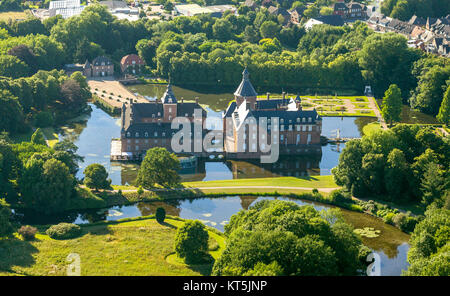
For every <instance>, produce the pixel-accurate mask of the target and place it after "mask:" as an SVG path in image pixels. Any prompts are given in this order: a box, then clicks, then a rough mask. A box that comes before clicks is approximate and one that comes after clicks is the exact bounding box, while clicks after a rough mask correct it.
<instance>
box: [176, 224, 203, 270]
mask: <svg viewBox="0 0 450 296" xmlns="http://www.w3.org/2000/svg"><path fill="white" fill-rule="evenodd" d="M208 239H209V235H208V232H207V231H206V229H205V225H203V224H202V223H201V222H200V221H198V220H195V221H193V220H188V221H186V223H184V225H183V226H181V227H180V228H178V231H177V234H176V237H175V252H176V253H177V255H178V256H179V257H180V258H184V259H185V261H186V262H189V263H193V262H199V261H200V260H202V259H203V257H204V256H205V254H206V252H207V251H208Z"/></svg>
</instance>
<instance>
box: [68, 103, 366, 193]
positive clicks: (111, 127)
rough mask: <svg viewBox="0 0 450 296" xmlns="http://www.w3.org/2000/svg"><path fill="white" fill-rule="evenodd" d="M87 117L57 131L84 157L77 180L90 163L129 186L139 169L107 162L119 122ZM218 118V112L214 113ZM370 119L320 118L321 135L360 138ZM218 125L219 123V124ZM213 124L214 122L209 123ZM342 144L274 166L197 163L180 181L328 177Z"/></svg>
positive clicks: (95, 113)
mask: <svg viewBox="0 0 450 296" xmlns="http://www.w3.org/2000/svg"><path fill="white" fill-rule="evenodd" d="M90 106H91V108H92V112H91V113H90V115H88V116H85V117H81V118H79V121H77V122H73V123H70V124H68V125H66V126H64V127H62V128H61V129H60V130H59V133H60V138H63V137H67V138H69V139H70V140H72V141H73V142H74V143H75V145H77V146H78V153H79V154H80V155H81V156H83V157H84V162H83V163H81V164H80V170H79V172H78V174H77V177H78V178H83V170H84V169H85V168H86V166H88V165H89V164H92V163H100V164H102V165H104V166H105V168H106V170H107V171H108V173H109V176H110V178H111V180H112V184H116V185H127V184H132V183H133V182H134V180H135V179H136V176H137V171H138V169H139V165H138V164H136V163H119V162H111V161H110V160H109V151H110V149H111V146H110V145H111V144H110V143H111V139H112V138H118V137H119V136H120V120H119V118H118V117H112V116H110V115H108V114H107V113H105V112H104V111H103V110H101V109H100V108H98V107H97V106H95V105H93V104H91V105H90ZM213 113H214V116H219V113H218V112H213ZM370 120H373V119H370V118H369V119H367V118H365V119H364V120H362V119H361V118H354V117H343V118H341V117H325V118H323V134H324V135H325V136H329V137H330V136H333V132H334V131H335V130H336V129H337V128H339V129H340V134H341V136H344V137H359V136H360V134H361V131H360V130H361V129H362V127H361V125H363V124H365V123H367V122H369V121H370ZM219 122H220V121H219ZM212 124H214V122H212ZM344 147H345V144H343V143H341V144H328V145H326V146H323V147H322V154H321V155H320V154H319V155H308V156H295V157H289V158H286V157H284V158H283V157H281V158H280V159H279V161H278V162H276V163H274V164H261V163H259V160H255V161H243V160H225V161H220V162H217V161H210V160H206V161H199V162H198V163H199V165H198V167H197V168H196V170H195V171H188V172H183V174H182V181H202V180H204V181H207V180H226V179H236V178H259V177H276V176H305V175H329V174H330V173H331V169H332V168H333V167H335V166H336V165H337V164H338V160H339V154H340V152H341V151H342V149H343V148H344Z"/></svg>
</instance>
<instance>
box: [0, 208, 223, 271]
mask: <svg viewBox="0 0 450 296" xmlns="http://www.w3.org/2000/svg"><path fill="white" fill-rule="evenodd" d="M183 223H184V219H181V218H178V217H172V216H168V217H167V218H166V220H165V222H164V223H162V224H159V223H158V222H156V220H155V218H154V216H147V217H138V218H131V219H130V218H129V219H122V220H118V221H108V222H98V223H93V224H87V225H81V227H82V235H81V236H80V237H77V238H74V239H68V240H54V239H51V238H50V237H48V236H47V235H46V234H45V229H46V228H47V227H43V226H41V227H38V229H39V232H38V234H36V239H35V240H33V241H30V242H27V241H23V240H21V239H19V238H17V237H16V238H13V239H9V240H0V248H1V249H2V250H4V252H0V275H32V276H48V275H56V276H58V275H59V276H61V275H66V268H67V265H68V264H69V263H68V262H67V261H66V258H67V256H68V255H69V254H70V253H77V254H79V255H80V257H81V262H82V265H81V275H83V276H123V275H127V276H133V275H134V276H162V275H164V276H169V275H172V276H175V275H176V276H180V275H183V276H198V275H209V274H210V272H211V268H212V264H213V263H210V264H203V265H186V264H171V263H170V262H169V261H168V260H166V258H167V257H168V256H169V255H171V254H172V253H173V252H174V249H173V246H174V242H175V234H176V229H177V228H178V227H180V226H181V225H182V224H183ZM208 233H209V236H210V239H209V246H210V252H209V253H210V255H211V256H212V257H213V258H214V259H216V258H218V257H219V256H220V254H221V252H222V251H223V250H224V248H225V236H224V235H223V234H221V233H220V232H219V231H217V230H215V229H210V228H208ZM99 254H101V255H100V256H99ZM172 257H173V256H172Z"/></svg>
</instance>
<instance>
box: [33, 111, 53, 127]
mask: <svg viewBox="0 0 450 296" xmlns="http://www.w3.org/2000/svg"><path fill="white" fill-rule="evenodd" d="M53 123H54V119H53V115H52V114H51V113H50V112H46V111H42V112H39V113H38V114H36V115H35V117H34V124H35V125H36V126H37V127H47V126H52V125H53Z"/></svg>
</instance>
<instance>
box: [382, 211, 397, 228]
mask: <svg viewBox="0 0 450 296" xmlns="http://www.w3.org/2000/svg"><path fill="white" fill-rule="evenodd" d="M394 217H395V214H394V213H387V214H386V215H385V216H384V217H383V221H384V223H387V224H391V225H394V220H393V219H394Z"/></svg>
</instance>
